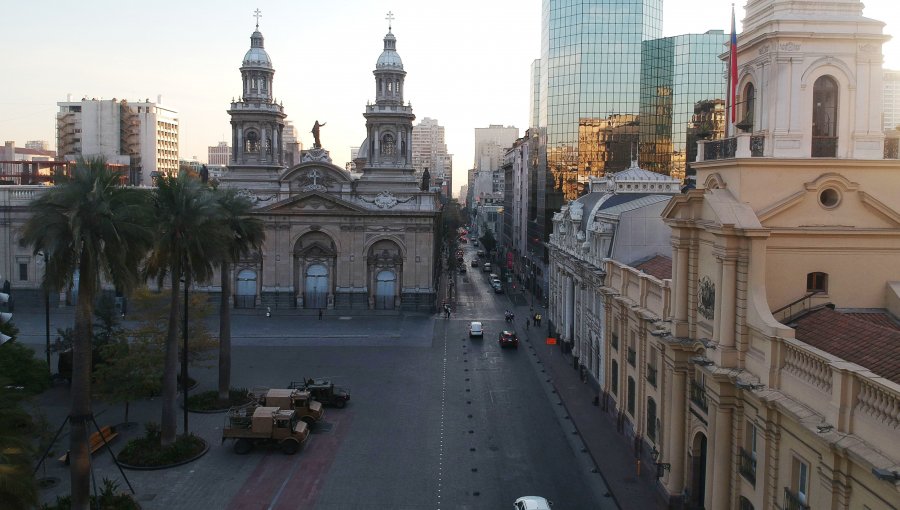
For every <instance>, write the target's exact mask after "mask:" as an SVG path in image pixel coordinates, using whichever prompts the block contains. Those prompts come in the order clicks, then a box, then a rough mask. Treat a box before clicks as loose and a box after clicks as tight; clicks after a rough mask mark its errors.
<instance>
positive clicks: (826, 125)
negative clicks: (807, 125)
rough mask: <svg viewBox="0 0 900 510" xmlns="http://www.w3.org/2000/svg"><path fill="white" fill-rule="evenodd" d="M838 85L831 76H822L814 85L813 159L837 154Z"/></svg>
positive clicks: (831, 156)
mask: <svg viewBox="0 0 900 510" xmlns="http://www.w3.org/2000/svg"><path fill="white" fill-rule="evenodd" d="M837 107H838V85H837V82H836V81H834V78H832V77H831V76H820V77H819V79H817V80H816V82H815V84H814V85H813V117H812V157H814V158H833V157H835V155H836V154H837V141H838V139H837V113H838V111H837Z"/></svg>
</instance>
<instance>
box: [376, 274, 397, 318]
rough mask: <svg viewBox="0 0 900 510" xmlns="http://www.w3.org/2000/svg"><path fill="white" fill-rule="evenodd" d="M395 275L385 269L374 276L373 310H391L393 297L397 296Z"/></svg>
mask: <svg viewBox="0 0 900 510" xmlns="http://www.w3.org/2000/svg"><path fill="white" fill-rule="evenodd" d="M396 286H397V274H396V273H394V272H393V271H391V270H389V269H386V270H383V271H379V272H378V274H377V275H376V276H375V309H376V310H393V309H394V297H395V296H396V294H397V291H396Z"/></svg>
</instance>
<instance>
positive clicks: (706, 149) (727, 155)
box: [697, 133, 766, 161]
mask: <svg viewBox="0 0 900 510" xmlns="http://www.w3.org/2000/svg"><path fill="white" fill-rule="evenodd" d="M698 143H699V145H700V146H699V147H698V150H697V161H714V160H719V159H735V158H761V157H764V156H765V152H766V137H765V136H764V135H751V134H749V133H741V134H738V135H737V136H734V137H731V138H723V139H721V140H700V141H699V142H698Z"/></svg>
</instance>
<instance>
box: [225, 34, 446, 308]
mask: <svg viewBox="0 0 900 510" xmlns="http://www.w3.org/2000/svg"><path fill="white" fill-rule="evenodd" d="M250 42H251V44H250V49H249V50H248V51H247V53H246V55H245V56H244V60H243V63H242V66H241V68H240V71H241V78H242V82H243V95H242V97H240V98H239V99H238V100H237V101H234V102H232V103H231V107H230V108H229V109H228V114H229V115H230V116H231V128H232V144H233V147H234V150H233V151H232V157H231V160H230V162H229V164H228V169H227V171H226V172H225V173H224V174H223V175H222V177H221V178H220V186H223V187H230V188H236V189H238V190H240V191H241V193H243V194H245V195H246V196H247V197H249V198H250V199H251V200H252V201H253V202H254V204H255V209H254V212H253V214H254V215H256V216H258V217H259V218H260V219H261V220H262V222H263V224H264V225H265V234H266V238H265V244H264V247H263V248H262V250H261V252H260V253H259V254H257V255H255V256H253V257H251V258H248V259H247V260H244V261H242V262H241V263H239V264H237V265H236V267H235V268H234V275H233V278H234V289H235V295H234V296H233V301H234V303H235V306H238V307H253V306H271V307H273V308H275V307H278V308H300V309H312V310H322V309H357V310H362V309H375V310H396V309H402V310H421V311H430V310H432V309H433V308H434V306H435V300H436V299H437V294H436V288H437V281H438V277H439V267H440V264H439V260H438V258H437V254H438V243H439V236H438V229H439V225H440V224H439V215H440V202H439V200H438V197H437V196H436V194H434V193H431V192H428V191H421V189H423V188H424V189H426V190H427V189H428V188H427V187H424V186H421V185H420V183H419V182H417V181H416V178H415V176H414V169H413V166H412V144H411V135H412V122H413V120H414V119H415V115H414V114H413V113H412V108H411V107H410V106H409V105H408V104H406V105H405V104H404V102H403V82H404V78H405V76H406V72H405V71H404V69H403V62H402V60H401V59H400V56H399V55H398V54H397V51H396V43H397V40H396V38H395V37H394V35H393V34H392V33H391V32H390V30H389V31H388V33H387V35H385V37H384V48H383V51H382V53H381V55H380V56H379V58H378V60H377V62H376V65H375V70H374V77H375V80H374V81H375V89H376V92H375V97H376V100H375V103H374V104H369V105H367V106H366V110H365V113H364V114H363V116H364V117H365V119H366V132H367V138H366V140H365V141H364V142H363V143H362V144H361V145H360V153H359V155H358V157H357V160H356V162H357V168H362V177H360V178H358V179H353V178H351V176H350V174H349V173H348V172H347V171H346V170H344V169H343V168H341V167H339V166H336V165H334V164H333V163H332V161H331V158H330V156H329V152H328V151H327V150H326V149H325V148H323V147H322V144H321V142H320V140H319V136H318V134H319V133H318V128H319V127H320V126H321V125H320V124H319V123H318V121H317V122H316V125H315V126H314V127H313V134H314V136H315V138H316V140H315V143H314V145H313V147H312V148H311V149H309V150H306V151H303V153H302V155H301V161H300V162H299V164H296V165H293V166H286V164H285V159H284V156H283V154H284V150H283V146H282V144H283V138H282V131H283V128H284V119H285V117H286V115H285V113H284V110H283V107H282V106H281V105H279V104H277V103H275V101H274V100H273V92H272V85H273V77H274V74H275V69H274V67H273V65H272V61H271V59H270V58H269V55H268V53H267V52H266V50H265V48H264V44H263V36H262V34H261V33H260V32H259V27H258V26H257V30H256V31H255V32H253V34H252V36H251V38H250Z"/></svg>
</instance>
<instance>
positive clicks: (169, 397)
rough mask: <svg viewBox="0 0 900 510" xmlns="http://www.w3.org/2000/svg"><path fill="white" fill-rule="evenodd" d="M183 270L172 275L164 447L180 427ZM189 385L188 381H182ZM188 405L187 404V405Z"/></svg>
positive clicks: (167, 344) (164, 398)
mask: <svg viewBox="0 0 900 510" xmlns="http://www.w3.org/2000/svg"><path fill="white" fill-rule="evenodd" d="M180 269H181V268H178V270H173V271H172V273H171V280H172V291H171V299H170V300H169V330H168V334H167V335H166V358H165V365H164V371H163V387H162V419H161V422H160V438H161V442H162V445H163V446H168V445H170V444H172V443H174V442H175V436H176V433H177V428H178V425H177V424H176V421H175V418H176V417H175V399H176V398H177V392H178V383H177V374H178V332H179V330H180V329H179V325H178V319H179V317H180V313H179V312H180V310H181V306H180V303H179V299H178V298H179V287H180V283H181V271H180ZM181 383H182V384H187V383H188V382H187V381H182V382H181ZM185 405H187V403H185Z"/></svg>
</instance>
